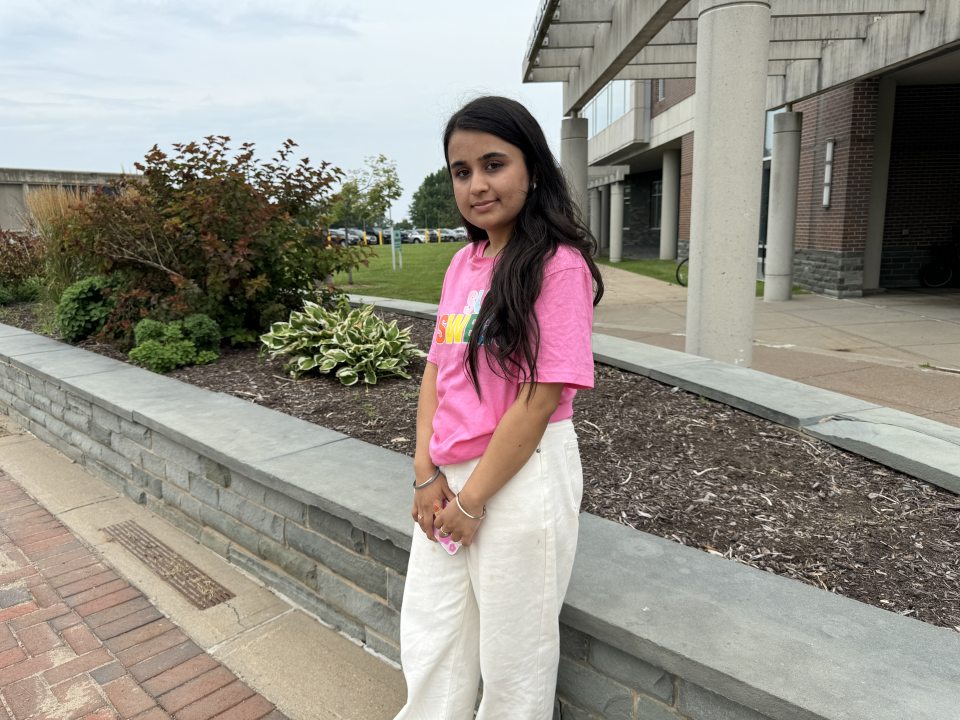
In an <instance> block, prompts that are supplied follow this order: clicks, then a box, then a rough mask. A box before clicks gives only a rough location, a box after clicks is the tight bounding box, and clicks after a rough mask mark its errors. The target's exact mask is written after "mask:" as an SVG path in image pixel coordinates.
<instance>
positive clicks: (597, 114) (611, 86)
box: [581, 80, 630, 137]
mask: <svg viewBox="0 0 960 720" xmlns="http://www.w3.org/2000/svg"><path fill="white" fill-rule="evenodd" d="M629 82H630V81H629V80H614V81H613V82H610V83H608V84H607V86H606V87H605V88H603V90H601V91H600V92H598V93H597V94H596V96H595V97H594V98H593V99H592V100H591V101H590V102H589V103H587V104H586V106H585V107H584V108H583V110H582V112H581V116H582V117H585V118H587V119H588V122H589V123H590V136H591V137H593V136H594V135H596V134H597V133H598V132H600V131H601V130H603V129H605V128H607V127H609V126H610V125H611V124H613V122H614V121H616V120H619V119H620V118H621V117H623V116H624V115H626V114H627V110H628V107H627V106H628V105H629V103H628V101H627V98H628V93H629V92H630V88H629V86H628V83H629Z"/></svg>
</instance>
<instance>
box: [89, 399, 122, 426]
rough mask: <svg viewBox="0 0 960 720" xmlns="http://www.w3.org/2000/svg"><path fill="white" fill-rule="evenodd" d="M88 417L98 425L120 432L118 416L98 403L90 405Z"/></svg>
mask: <svg viewBox="0 0 960 720" xmlns="http://www.w3.org/2000/svg"><path fill="white" fill-rule="evenodd" d="M90 419H91V420H93V422H94V423H96V424H97V425H99V426H100V427H102V428H106V429H107V430H110V431H111V432H120V427H121V426H120V418H118V417H117V416H116V415H114V414H113V413H112V412H110V411H109V410H105V409H103V408H102V407H100V406H99V405H93V406H92V409H91V411H90Z"/></svg>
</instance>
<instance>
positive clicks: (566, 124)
mask: <svg viewBox="0 0 960 720" xmlns="http://www.w3.org/2000/svg"><path fill="white" fill-rule="evenodd" d="M560 166H561V167H562V168H563V174H564V175H566V177H567V184H568V185H569V186H570V193H571V194H572V195H573V201H574V202H575V203H576V204H577V207H579V208H580V213H581V215H586V214H587V119H586V118H579V117H567V118H564V119H563V122H562V123H561V125H560Z"/></svg>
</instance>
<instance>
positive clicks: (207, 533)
mask: <svg viewBox="0 0 960 720" xmlns="http://www.w3.org/2000/svg"><path fill="white" fill-rule="evenodd" d="M200 544H201V545H203V546H204V547H206V548H210V549H211V550H213V551H214V552H215V553H217V555H220V556H221V557H224V558H226V557H227V556H228V555H229V549H230V541H229V540H228V539H227V538H225V537H224V536H223V535H221V534H220V533H218V532H217V531H216V530H214V529H213V528H208V527H205V528H203V529H202V530H201V531H200Z"/></svg>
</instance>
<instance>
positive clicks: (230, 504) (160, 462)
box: [0, 325, 960, 720]
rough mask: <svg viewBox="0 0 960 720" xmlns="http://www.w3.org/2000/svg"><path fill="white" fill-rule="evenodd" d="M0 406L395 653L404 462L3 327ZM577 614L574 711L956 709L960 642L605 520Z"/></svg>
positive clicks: (593, 534) (586, 566)
mask: <svg viewBox="0 0 960 720" xmlns="http://www.w3.org/2000/svg"><path fill="white" fill-rule="evenodd" d="M0 412H4V413H6V414H8V415H10V416H11V417H12V418H13V419H14V420H15V421H17V422H18V423H20V424H21V425H22V426H23V427H25V428H27V429H28V430H30V431H31V432H32V433H34V434H35V435H37V436H38V437H39V438H41V439H42V440H44V441H46V442H48V443H50V444H51V445H53V446H54V447H56V448H58V449H59V450H60V451H62V452H63V453H65V454H66V455H68V456H69V457H71V458H72V459H73V460H75V461H77V462H79V463H81V464H83V465H84V466H85V467H87V468H89V469H90V470H91V471H92V472H93V473H94V474H96V475H98V476H100V477H102V478H104V479H105V480H106V481H107V482H109V483H111V484H112V485H114V486H115V487H117V488H118V489H120V490H122V491H123V492H125V493H127V494H128V495H129V496H130V497H132V498H133V499H135V500H136V501H137V502H140V503H144V504H146V505H147V506H148V507H149V508H151V509H152V510H153V511H154V512H156V513H157V514H159V515H161V516H163V517H165V518H167V519H168V520H169V521H170V522H172V523H174V524H175V525H177V526H178V527H180V528H181V529H183V530H184V531H186V532H187V533H189V534H191V535H192V536H193V537H194V538H196V539H197V540H198V541H199V542H201V543H203V544H204V545H206V546H208V547H211V548H213V549H214V550H216V551H217V552H218V553H220V554H221V555H223V556H224V557H226V558H227V559H228V560H230V561H231V562H233V563H235V564H237V565H239V566H241V567H243V568H245V569H246V570H248V571H249V572H251V573H252V574H254V575H256V576H258V577H259V578H261V579H262V580H263V581H264V582H265V583H266V584H268V585H270V586H271V587H273V588H275V589H276V590H277V591H278V592H280V593H282V594H284V595H286V596H288V597H289V598H291V599H293V600H294V601H296V602H297V603H299V604H301V605H302V606H303V607H305V608H306V609H308V610H310V611H312V612H313V613H315V614H316V615H317V616H319V617H320V618H321V619H322V620H323V621H324V622H327V623H329V624H330V625H332V626H334V627H335V628H337V629H339V630H341V631H342V632H344V633H346V634H347V635H349V636H351V637H353V638H355V639H356V640H357V641H359V642H362V643H364V644H365V645H366V646H367V647H369V648H370V649H371V650H373V651H376V652H378V653H380V654H382V655H384V656H386V657H388V658H390V659H392V660H394V661H397V660H398V659H399V654H398V647H397V645H398V634H399V608H400V601H401V597H402V591H403V581H404V572H405V569H406V563H407V555H408V549H409V536H410V533H411V531H412V522H411V521H410V519H409V515H408V512H409V502H410V488H409V459H408V458H405V457H403V456H401V455H398V454H396V453H393V452H391V451H388V450H384V449H382V448H378V447H374V446H371V445H368V444H365V443H362V442H360V441H357V440H354V439H352V438H348V437H346V436H343V435H340V434H339V433H335V432H332V431H330V430H327V429H325V428H322V427H318V426H316V425H312V424H310V423H306V422H303V421H300V420H297V419H295V418H291V417H289V416H286V415H283V414H280V413H277V412H274V411H271V410H268V409H265V408H262V407H260V406H257V405H253V404H251V403H248V402H245V401H242V400H240V399H237V398H234V397H231V396H226V395H222V394H219V393H211V392H208V391H205V390H202V389H199V388H196V387H193V386H190V385H186V384H183V383H180V382H178V381H176V380H172V379H170V378H166V377H162V376H158V375H154V374H152V373H149V372H147V371H144V370H141V369H138V368H133V367H130V366H128V365H126V364H124V363H119V362H116V361H113V360H110V359H108V358H104V357H101V356H98V355H94V354H92V353H89V352H86V351H83V350H79V349H76V348H71V347H69V346H65V345H62V344H60V343H57V342H54V341H52V340H49V339H47V338H43V337H39V336H36V335H33V334H31V333H27V332H25V331H22V330H18V329H16V328H10V327H7V326H4V325H0ZM104 524H109V519H105V522H104ZM561 619H562V622H563V625H562V659H561V665H560V674H559V684H558V696H559V707H560V708H561V710H562V717H563V718H565V719H566V720H585V719H589V718H593V719H596V718H628V719H631V720H634V719H636V720H639V719H642V718H650V719H656V720H683V719H687V720H712V719H717V718H724V719H729V720H762V719H763V718H771V719H776V720H786V719H787V718H803V719H805V720H806V719H813V718H831V719H835V720H839V719H840V718H844V719H851V718H863V719H864V720H866V719H867V718H869V720H883V719H887V718H889V719H890V720H893V719H894V718H896V719H897V720H900V719H902V718H905V717H910V718H912V719H913V720H920V719H921V718H934V717H936V718H947V717H954V716H956V708H957V707H958V703H960V670H958V668H960V636H957V635H956V633H951V632H949V631H946V630H942V629H939V628H934V627H931V626H929V625H925V624H924V623H920V622H918V621H915V620H911V619H907V618H903V617H900V616H898V615H895V614H892V613H888V612H884V611H882V610H878V609H876V608H872V607H869V606H866V605H863V604H861V603H857V602H854V601H851V600H847V599H845V598H841V597H837V596H834V595H831V594H829V593H826V592H823V591H820V590H817V589H815V588H812V587H809V586H806V585H803V584H800V583H797V582H794V581H791V580H787V579H784V578H779V577H775V576H772V575H769V574H767V573H763V572H760V571H757V570H754V569H752V568H749V567H745V566H742V565H739V564H737V563H733V562H730V561H727V560H724V559H721V558H716V557H712V556H709V555H707V554H705V553H702V552H700V551H697V550H694V549H691V548H687V547H683V546H680V545H677V544H676V543H672V542H669V541H667V540H663V539H661V538H657V537H653V536H650V535H646V534H644V533H640V532H637V531H634V530H632V529H629V528H626V527H623V526H620V525H617V524H615V523H611V522H608V521H606V520H601V519H599V518H596V517H593V516H590V515H584V516H583V518H582V529H581V537H580V543H579V545H578V556H577V564H576V567H575V570H574V576H573V579H572V581H571V586H570V591H569V593H568V597H567V602H566V604H565V606H564V610H563V614H562V616H561ZM951 713H953V715H951Z"/></svg>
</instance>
